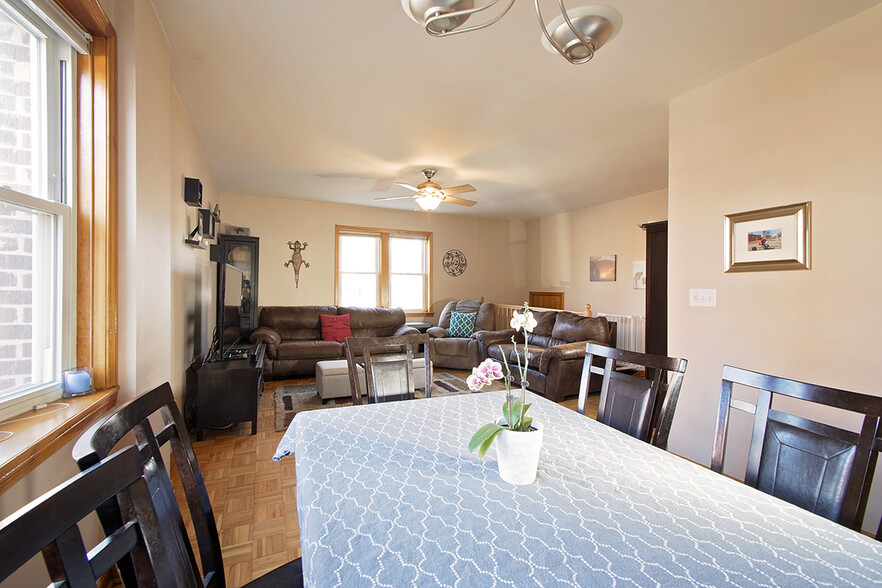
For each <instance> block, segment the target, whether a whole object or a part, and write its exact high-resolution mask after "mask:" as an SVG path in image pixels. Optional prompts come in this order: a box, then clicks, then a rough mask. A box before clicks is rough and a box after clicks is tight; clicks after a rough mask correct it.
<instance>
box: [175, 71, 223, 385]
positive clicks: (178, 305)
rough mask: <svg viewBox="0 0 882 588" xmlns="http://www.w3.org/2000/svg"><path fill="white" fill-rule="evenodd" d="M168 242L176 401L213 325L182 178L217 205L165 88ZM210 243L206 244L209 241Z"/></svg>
mask: <svg viewBox="0 0 882 588" xmlns="http://www.w3.org/2000/svg"><path fill="white" fill-rule="evenodd" d="M169 98H170V103H171V151H170V153H171V158H170V170H171V173H170V186H169V188H168V193H169V195H170V199H171V202H170V208H171V218H170V227H171V231H170V232H171V235H170V237H169V238H170V243H171V264H172V267H171V289H172V290H171V305H172V320H171V341H170V343H171V345H172V355H171V384H172V389H173V390H175V393H176V395H177V396H178V398H181V397H182V395H183V393H184V384H185V378H184V374H185V372H186V369H187V366H188V365H190V362H191V361H192V360H193V359H194V358H196V357H198V356H201V357H205V355H206V354H207V353H208V345H209V343H210V341H211V333H212V331H211V329H212V327H213V325H214V322H215V321H214V308H215V307H214V282H215V271H216V269H215V264H213V263H211V260H210V259H209V257H208V249H197V248H194V247H190V246H189V245H186V244H184V239H185V238H186V237H187V235H188V234H189V232H190V231H192V230H193V228H194V227H195V226H196V223H197V216H198V213H197V210H198V209H197V208H196V207H192V206H188V205H187V204H185V203H184V178H185V177H189V178H198V179H199V180H200V181H201V182H202V206H203V208H208V209H212V208H214V205H215V204H216V203H219V197H218V191H217V187H216V186H215V183H214V179H213V178H212V175H211V168H210V166H209V165H208V160H207V159H206V158H205V154H204V152H203V151H202V147H201V145H200V144H199V140H198V139H197V138H196V133H195V132H194V131H193V127H192V125H191V124H190V119H189V118H188V117H187V113H186V112H185V111H184V107H183V105H182V104H181V100H180V98H179V97H178V93H177V92H176V91H175V89H174V88H173V87H171V88H170V96H169ZM208 243H211V242H208Z"/></svg>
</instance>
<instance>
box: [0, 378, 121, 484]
mask: <svg viewBox="0 0 882 588" xmlns="http://www.w3.org/2000/svg"><path fill="white" fill-rule="evenodd" d="M117 391H118V388H116V387H114V388H109V389H107V390H101V391H99V392H95V393H94V394H89V395H88V396H80V397H77V398H61V399H59V400H58V401H56V403H58V402H63V403H65V404H68V405H69V406H67V407H64V408H62V409H60V410H59V409H58V408H57V407H53V406H52V404H55V403H50V405H49V406H48V407H47V408H44V409H41V410H40V411H36V412H28V413H26V414H23V415H19V416H17V417H13V418H11V419H9V420H7V421H3V422H0V432H8V433H12V436H11V437H7V436H6V435H5V434H0V439H2V440H0V494H2V493H3V492H5V491H6V490H8V489H9V488H10V487H11V486H12V485H13V484H15V483H16V482H18V481H19V480H21V479H22V478H24V477H25V476H26V475H27V474H28V473H30V472H31V471H32V470H33V469H34V468H36V467H37V466H38V465H40V464H41V463H43V462H44V461H45V460H46V459H48V458H49V457H50V456H51V455H52V454H53V453H55V452H56V451H58V450H59V449H61V448H62V447H64V446H65V445H66V444H67V443H69V442H70V441H73V440H74V439H76V438H77V436H78V435H79V434H81V433H82V432H83V431H85V430H86V428H87V427H88V426H89V425H91V424H92V423H93V422H94V421H95V420H96V419H97V418H98V417H99V416H101V415H103V414H105V413H106V412H108V411H109V410H110V409H112V408H113V407H114V406H116V399H117ZM24 417H28V418H27V419H23V418H24ZM19 419H23V420H19ZM4 437H7V438H6V439H3V438H4Z"/></svg>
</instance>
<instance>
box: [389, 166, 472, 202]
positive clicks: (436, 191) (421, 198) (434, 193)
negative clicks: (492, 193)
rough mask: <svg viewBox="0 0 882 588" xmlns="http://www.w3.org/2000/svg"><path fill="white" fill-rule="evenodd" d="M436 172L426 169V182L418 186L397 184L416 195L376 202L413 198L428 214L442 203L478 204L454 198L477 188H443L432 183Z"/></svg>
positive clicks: (391, 197)
mask: <svg viewBox="0 0 882 588" xmlns="http://www.w3.org/2000/svg"><path fill="white" fill-rule="evenodd" d="M435 171H436V170H434V169H430V168H427V169H424V170H423V175H424V176H426V181H425V182H423V183H421V184H418V185H416V186H411V185H410V184H406V183H404V182H395V183H396V184H398V185H399V186H404V187H405V188H407V189H408V190H413V191H414V192H416V194H409V195H407V196H387V197H385V198H374V200H400V199H403V198H413V200H414V202H416V203H417V206H419V207H420V208H422V209H423V210H425V211H426V212H429V211H432V210H435V209H436V208H438V206H439V205H440V204H441V203H442V202H450V203H451V204H459V205H461V206H474V205H475V204H476V202H475V201H474V200H466V199H465V198H457V197H456V196H454V194H464V193H466V192H474V191H475V188H474V187H473V186H470V185H469V184H463V185H462V186H453V187H452V188H442V187H441V186H439V185H438V184H436V183H435V182H433V181H432V177H434V175H435Z"/></svg>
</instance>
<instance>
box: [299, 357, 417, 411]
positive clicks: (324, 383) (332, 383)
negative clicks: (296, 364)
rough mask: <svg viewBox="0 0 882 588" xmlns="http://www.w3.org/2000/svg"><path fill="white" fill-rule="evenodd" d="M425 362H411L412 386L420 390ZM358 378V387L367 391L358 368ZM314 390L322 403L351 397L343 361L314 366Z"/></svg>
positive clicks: (360, 368) (347, 366)
mask: <svg viewBox="0 0 882 588" xmlns="http://www.w3.org/2000/svg"><path fill="white" fill-rule="evenodd" d="M425 365H426V360H425V359H424V358H422V357H417V358H416V359H414V360H413V367H414V370H413V378H414V386H415V387H416V388H417V389H420V390H422V389H423V388H425V385H424V383H425V381H426V374H425V372H424V371H423V370H424V369H425ZM358 377H359V379H360V382H359V386H360V387H361V389H362V390H367V385H366V384H365V381H364V368H363V367H361V366H358ZM315 390H316V392H318V395H319V398H321V399H322V403H325V402H327V401H328V400H331V399H332V398H347V397H351V396H352V390H351V388H350V387H349V365H348V364H347V362H346V360H345V359H335V360H330V361H320V362H318V363H317V364H315Z"/></svg>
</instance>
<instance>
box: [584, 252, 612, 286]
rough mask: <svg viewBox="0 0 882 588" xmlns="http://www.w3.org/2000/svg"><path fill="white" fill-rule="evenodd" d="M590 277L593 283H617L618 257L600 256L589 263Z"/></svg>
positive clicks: (591, 259) (592, 258)
mask: <svg viewBox="0 0 882 588" xmlns="http://www.w3.org/2000/svg"><path fill="white" fill-rule="evenodd" d="M588 269H589V271H588V275H589V281H591V282H615V281H616V256H615V255H598V256H596V257H591V258H590V260H589V262H588Z"/></svg>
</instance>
